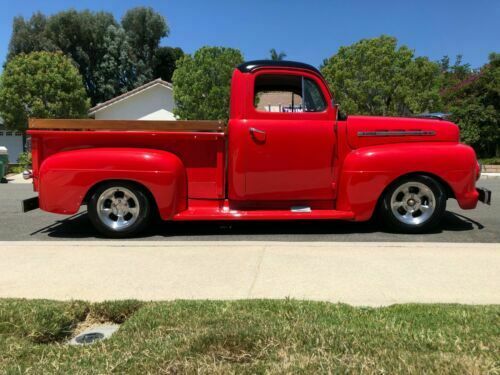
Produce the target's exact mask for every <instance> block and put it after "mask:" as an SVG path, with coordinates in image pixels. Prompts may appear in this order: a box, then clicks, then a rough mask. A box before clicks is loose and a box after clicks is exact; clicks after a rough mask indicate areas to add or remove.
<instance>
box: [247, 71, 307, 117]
mask: <svg viewBox="0 0 500 375" xmlns="http://www.w3.org/2000/svg"><path fill="white" fill-rule="evenodd" d="M254 93H255V94H254V95H255V96H254V105H255V108H256V109H257V110H258V111H263V112H302V77H301V76H293V75H284V74H276V75H272V74H263V75H260V76H257V78H256V79H255V90H254Z"/></svg>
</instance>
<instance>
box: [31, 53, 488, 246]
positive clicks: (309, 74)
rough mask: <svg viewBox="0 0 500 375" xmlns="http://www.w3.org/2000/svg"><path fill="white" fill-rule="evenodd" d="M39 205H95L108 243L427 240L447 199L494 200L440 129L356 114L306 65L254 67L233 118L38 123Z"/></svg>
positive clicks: (240, 80) (66, 208)
mask: <svg viewBox="0 0 500 375" xmlns="http://www.w3.org/2000/svg"><path fill="white" fill-rule="evenodd" d="M28 133H29V134H30V136H31V140H32V141H31V143H32V155H33V165H32V170H30V171H27V172H26V175H27V177H28V178H29V177H33V185H34V190H35V191H37V192H38V197H35V198H31V199H29V200H26V201H25V202H24V210H25V211H28V210H30V209H35V208H38V207H40V208H41V209H42V210H45V211H49V212H55V213H60V214H74V213H76V212H78V210H79V209H80V206H81V205H84V204H86V205H87V209H88V215H89V217H90V220H91V221H92V223H93V224H94V225H95V227H96V228H97V229H98V230H99V231H100V232H102V233H103V234H105V235H106V236H110V237H127V236H131V235H134V234H136V233H138V232H139V231H141V230H143V229H144V228H145V227H146V226H147V225H148V223H149V221H150V219H151V218H152V217H154V216H155V215H159V217H161V219H163V220H174V221H181V220H184V221H185V220H299V219H300V220H304V219H323V220H331V219H341V220H351V221H365V220H369V219H370V218H371V217H372V216H373V215H374V214H379V215H380V216H381V217H382V218H383V220H384V221H385V222H386V223H387V224H388V226H389V227H390V228H391V229H393V230H399V231H403V232H410V233H416V232H424V231H428V230H430V229H432V228H434V227H435V226H436V225H438V224H439V222H440V220H441V218H442V217H443V213H444V211H445V208H446V201H447V199H448V198H454V199H456V200H457V201H458V204H459V205H460V207H461V208H463V209H472V208H475V207H476V204H477V202H478V200H481V201H483V202H485V203H489V202H490V199H491V192H489V191H488V190H486V189H478V188H476V180H477V179H478V178H479V175H480V167H479V164H478V162H477V160H476V155H475V153H474V150H473V149H472V148H470V147H469V146H466V145H463V144H460V142H459V129H458V127H457V126H456V125H455V124H453V123H451V122H448V121H444V120H440V119H421V118H390V117H367V116H349V117H347V118H345V119H340V118H339V116H338V107H337V105H336V104H334V102H333V97H332V94H331V93H330V91H329V89H328V85H327V84H326V82H325V80H324V79H323V77H322V76H321V74H320V72H319V71H318V70H317V69H316V68H314V67H312V66H310V65H307V64H302V63H297V62H272V61H250V62H247V63H244V64H242V65H240V66H238V67H237V68H236V69H235V70H234V73H233V77H232V83H231V102H230V119H229V122H228V123H227V124H224V123H222V122H214V121H98V120H38V119H33V120H31V121H30V130H29V131H28Z"/></svg>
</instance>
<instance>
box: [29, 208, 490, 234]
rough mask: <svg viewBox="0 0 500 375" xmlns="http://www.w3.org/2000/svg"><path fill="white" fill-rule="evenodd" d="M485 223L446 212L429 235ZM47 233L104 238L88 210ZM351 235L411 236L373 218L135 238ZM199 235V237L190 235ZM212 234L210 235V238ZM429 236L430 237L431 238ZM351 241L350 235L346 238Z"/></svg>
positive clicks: (204, 227) (235, 225)
mask: <svg viewBox="0 0 500 375" xmlns="http://www.w3.org/2000/svg"><path fill="white" fill-rule="evenodd" d="M483 228H484V226H483V225H482V224H481V223H478V222H476V221H474V220H472V219H470V218H468V217H467V216H464V215H461V214H458V213H455V212H451V211H447V212H446V213H445V217H444V219H443V223H442V225H441V227H440V228H437V229H436V230H435V231H433V232H431V234H439V233H443V232H461V231H472V230H481V229H483ZM37 234H46V235H47V236H49V237H53V238H65V239H85V238H98V239H104V237H103V236H101V235H100V234H99V233H98V232H97V231H96V230H95V229H94V227H93V226H92V225H91V223H90V220H89V218H88V216H87V213H86V212H85V211H84V212H80V213H78V214H76V215H73V216H71V217H69V218H67V219H64V220H59V221H56V222H54V224H52V225H50V226H47V227H43V228H40V229H39V230H37V231H35V232H33V233H31V235H32V236H36V235H37ZM335 234H338V235H352V234H359V235H360V238H356V239H354V240H365V241H366V240H368V241H369V240H373V238H372V237H368V236H366V235H367V234H374V235H376V237H377V240H384V239H386V240H391V238H393V237H394V236H395V235H397V236H403V237H413V236H414V235H413V236H412V235H401V234H396V233H392V232H390V231H387V230H386V229H384V228H383V227H382V225H381V224H380V223H379V222H377V221H376V220H371V221H369V222H364V223H354V222H347V221H272V222H271V221H267V222H262V221H260V222H259V221H256V222H253V221H252V222H250V221H248V222H234V221H230V222H229V221H227V222H211V221H203V222H202V221H199V222H156V223H153V224H152V225H151V226H150V227H149V228H148V229H147V230H146V231H145V232H144V233H142V235H140V236H139V237H136V238H135V239H148V238H152V237H156V238H157V237H164V238H175V239H177V240H183V239H186V240H187V239H188V238H187V237H189V239H217V240H232V241H234V240H252V239H253V240H282V241H283V240H294V239H298V238H297V237H299V236H300V237H301V238H303V236H307V237H309V236H311V238H307V240H313V241H314V240H315V237H314V236H318V238H317V239H318V240H321V236H323V235H335ZM192 237H198V238H192ZM210 237H212V238H210ZM430 238H432V236H431V237H430ZM348 239H349V240H353V238H352V237H349V238H348Z"/></svg>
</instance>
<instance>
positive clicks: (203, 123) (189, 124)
mask: <svg viewBox="0 0 500 375" xmlns="http://www.w3.org/2000/svg"><path fill="white" fill-rule="evenodd" d="M28 127H29V129H33V130H128V131H134V130H140V131H167V132H179V131H180V132H182V131H185V132H224V131H225V124H224V122H223V121H208V120H179V121H175V120H171V121H165V120H163V121H148V120H91V119H85V120H73V119H37V118H32V119H29V126H28Z"/></svg>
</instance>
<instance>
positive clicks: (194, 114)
mask: <svg viewBox="0 0 500 375" xmlns="http://www.w3.org/2000/svg"><path fill="white" fill-rule="evenodd" d="M242 62H243V56H242V54H241V52H240V51H239V50H237V49H233V48H224V47H203V48H200V49H199V50H198V51H196V52H195V53H194V55H193V56H191V55H184V57H182V58H181V59H180V60H179V61H178V65H177V69H176V70H175V72H174V75H173V83H174V87H175V90H174V99H175V102H176V106H177V107H176V108H175V110H174V113H175V114H176V115H177V116H179V117H180V118H181V119H187V120H196V119H208V120H219V119H221V120H227V118H228V117H229V96H230V86H231V76H232V71H233V69H234V68H235V67H236V66H237V65H238V64H241V63H242Z"/></svg>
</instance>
